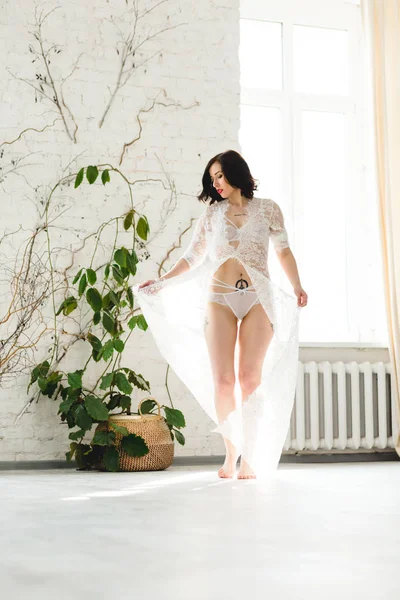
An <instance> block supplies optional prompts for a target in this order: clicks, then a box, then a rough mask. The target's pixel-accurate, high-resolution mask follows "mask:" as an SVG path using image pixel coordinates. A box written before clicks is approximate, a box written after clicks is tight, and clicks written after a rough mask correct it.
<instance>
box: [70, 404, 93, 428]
mask: <svg viewBox="0 0 400 600" xmlns="http://www.w3.org/2000/svg"><path fill="white" fill-rule="evenodd" d="M74 419H75V423H76V424H77V425H78V427H80V428H81V429H85V431H86V430H89V429H91V428H92V419H91V418H90V416H89V414H88V412H87V410H86V408H85V407H84V406H83V405H82V404H79V405H78V406H77V407H76V409H75V411H74Z"/></svg>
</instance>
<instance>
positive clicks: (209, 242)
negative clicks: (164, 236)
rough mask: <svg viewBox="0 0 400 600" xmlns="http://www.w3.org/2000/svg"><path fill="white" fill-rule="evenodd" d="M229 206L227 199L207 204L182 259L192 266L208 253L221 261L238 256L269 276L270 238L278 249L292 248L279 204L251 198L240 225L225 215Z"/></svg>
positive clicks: (212, 259)
mask: <svg viewBox="0 0 400 600" xmlns="http://www.w3.org/2000/svg"><path fill="white" fill-rule="evenodd" d="M228 208H229V203H228V201H227V200H222V201H220V202H215V203H213V204H211V205H208V206H207V207H206V209H205V210H204V211H203V213H202V214H201V216H200V217H199V219H198V221H197V223H196V226H195V228H194V231H193V234H192V239H191V241H190V243H189V245H188V247H187V248H186V250H185V251H184V253H183V254H182V256H181V258H184V259H185V260H186V261H187V262H188V263H189V265H190V267H191V268H193V267H196V266H197V265H199V264H200V263H201V262H202V260H203V259H204V258H205V256H207V257H208V258H209V260H211V261H212V262H215V263H218V264H221V260H222V259H224V258H225V259H228V258H233V257H236V258H237V259H238V260H240V261H241V262H243V264H245V265H246V264H247V265H249V266H251V267H253V268H255V269H257V270H258V271H260V272H261V273H263V274H265V275H266V276H267V277H269V273H268V249H269V240H270V239H271V240H272V243H273V245H274V247H275V250H276V251H277V252H281V251H282V250H283V249H284V248H289V247H290V246H289V240H288V235H287V231H286V228H285V224H284V218H283V214H282V211H281V209H280V207H279V205H278V204H277V203H276V202H275V201H274V200H271V199H263V198H258V197H254V198H252V199H251V200H250V201H249V203H248V205H247V210H248V216H247V220H246V221H245V223H244V224H243V225H241V226H240V227H239V226H237V225H235V223H233V221H231V220H230V219H229V218H228V217H227V216H226V213H227V210H228Z"/></svg>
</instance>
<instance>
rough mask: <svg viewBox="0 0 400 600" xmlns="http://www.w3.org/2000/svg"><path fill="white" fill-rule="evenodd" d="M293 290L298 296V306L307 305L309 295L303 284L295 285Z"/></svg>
mask: <svg viewBox="0 0 400 600" xmlns="http://www.w3.org/2000/svg"><path fill="white" fill-rule="evenodd" d="M293 291H294V293H295V294H296V296H297V306H307V301H308V296H307V294H306V292H305V291H304V290H303V288H302V287H301V285H297V286H296V287H294V288H293Z"/></svg>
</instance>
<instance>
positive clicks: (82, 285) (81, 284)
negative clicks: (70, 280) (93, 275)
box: [78, 273, 87, 296]
mask: <svg viewBox="0 0 400 600" xmlns="http://www.w3.org/2000/svg"><path fill="white" fill-rule="evenodd" d="M86 287H87V279H86V273H84V274H83V275H82V277H81V279H80V282H79V286H78V293H79V296H82V294H83V293H84V292H85V290H86Z"/></svg>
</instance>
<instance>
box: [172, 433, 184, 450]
mask: <svg viewBox="0 0 400 600" xmlns="http://www.w3.org/2000/svg"><path fill="white" fill-rule="evenodd" d="M173 431H174V434H175V437H176V441H177V442H178V443H179V444H180V445H181V446H184V445H185V436H184V435H183V433H182V432H181V431H178V429H174V430H173Z"/></svg>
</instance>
